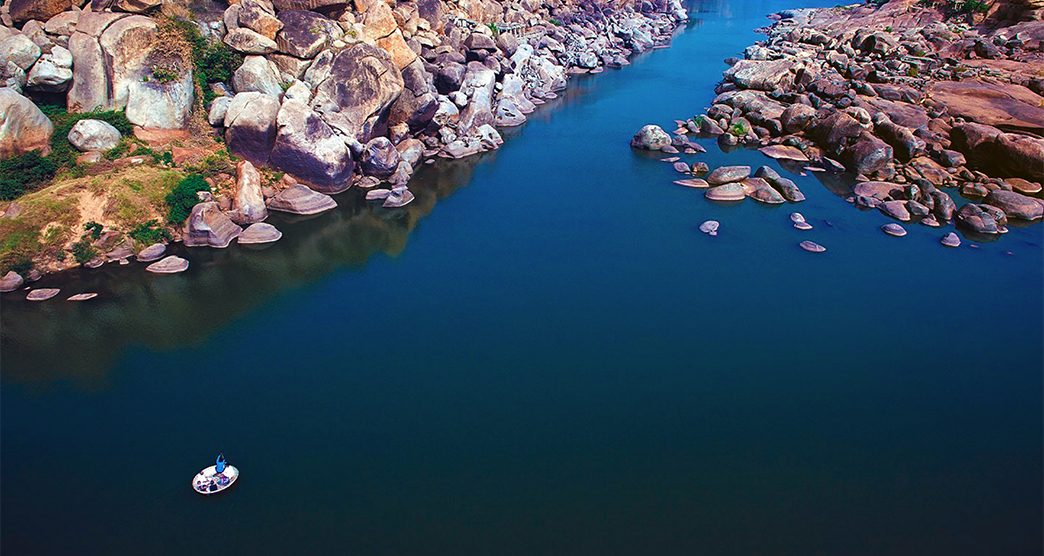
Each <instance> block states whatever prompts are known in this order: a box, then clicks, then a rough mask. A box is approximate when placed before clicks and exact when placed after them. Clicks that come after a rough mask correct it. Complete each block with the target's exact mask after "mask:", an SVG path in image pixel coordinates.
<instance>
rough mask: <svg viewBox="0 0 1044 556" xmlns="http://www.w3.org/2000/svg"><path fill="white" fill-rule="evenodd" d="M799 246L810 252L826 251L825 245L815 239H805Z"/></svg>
mask: <svg viewBox="0 0 1044 556" xmlns="http://www.w3.org/2000/svg"><path fill="white" fill-rule="evenodd" d="M798 246H799V247H801V248H802V249H804V250H805V251H808V252H809V253H822V252H824V251H826V247H823V246H822V245H820V244H818V243H816V242H814V241H808V240H805V241H802V242H801V243H799V244H798Z"/></svg>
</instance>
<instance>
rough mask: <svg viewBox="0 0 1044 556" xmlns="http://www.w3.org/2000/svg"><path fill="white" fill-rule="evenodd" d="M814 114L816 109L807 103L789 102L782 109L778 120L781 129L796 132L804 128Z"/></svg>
mask: <svg viewBox="0 0 1044 556" xmlns="http://www.w3.org/2000/svg"><path fill="white" fill-rule="evenodd" d="M815 115H816V109H815V108H812V107H811V106H808V105H807V104H791V105H790V106H788V107H786V108H785V109H784V110H783V113H782V114H781V115H780V117H779V122H780V123H781V124H782V125H783V131H785V132H787V133H797V132H799V131H802V130H804V129H805V128H806V127H808V125H809V124H810V123H812V118H814V117H815Z"/></svg>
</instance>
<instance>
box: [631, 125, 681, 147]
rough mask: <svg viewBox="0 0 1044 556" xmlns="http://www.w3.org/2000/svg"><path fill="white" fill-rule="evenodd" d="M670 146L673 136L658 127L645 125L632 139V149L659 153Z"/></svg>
mask: <svg viewBox="0 0 1044 556" xmlns="http://www.w3.org/2000/svg"><path fill="white" fill-rule="evenodd" d="M670 145H671V136H670V135H668V134H667V132H666V131H664V130H663V128H662V127H660V126H658V125H653V124H648V125H644V126H642V128H641V129H639V130H638V132H637V133H635V134H634V136H633V137H631V147H633V148H635V149H645V150H648V151H658V150H660V149H662V148H664V147H669V146H670Z"/></svg>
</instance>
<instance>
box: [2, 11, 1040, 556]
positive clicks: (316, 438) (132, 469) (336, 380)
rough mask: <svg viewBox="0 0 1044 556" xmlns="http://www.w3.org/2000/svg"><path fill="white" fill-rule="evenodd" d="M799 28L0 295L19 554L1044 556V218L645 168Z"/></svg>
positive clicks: (658, 165) (650, 72)
mask: <svg viewBox="0 0 1044 556" xmlns="http://www.w3.org/2000/svg"><path fill="white" fill-rule="evenodd" d="M829 4H831V3H830V2H820V5H829ZM786 7H795V6H794V5H793V3H792V0H791V1H789V2H788V1H784V0H765V1H734V2H726V3H719V4H701V5H698V6H697V7H694V8H693V16H694V18H695V19H696V21H695V22H694V23H693V24H692V25H691V26H690V27H689V28H688V29H687V30H685V31H684V32H683V33H681V34H680V35H679V36H678V37H677V38H676V40H675V42H674V44H673V46H672V47H671V48H670V49H667V50H657V51H654V52H651V53H648V54H646V55H643V56H641V57H639V58H637V59H636V60H635V61H634V64H633V65H632V66H631V67H629V68H626V69H624V70H622V71H610V72H605V73H603V74H601V75H597V76H590V77H586V78H582V79H576V80H574V82H573V83H571V87H570V90H569V92H568V94H566V95H565V98H563V99H561V100H560V101H557V102H556V103H554V104H553V105H552V106H548V107H545V108H543V109H542V110H540V111H539V112H538V113H536V114H535V115H534V117H533V118H532V119H531V121H530V123H529V124H527V125H526V126H525V127H523V128H522V129H520V130H517V131H515V132H512V133H510V134H509V135H511V137H510V138H509V141H508V142H507V144H506V145H505V146H504V147H503V148H502V149H501V150H500V151H499V152H497V153H495V154H492V155H489V156H486V157H484V158H483V159H481V160H479V161H477V162H467V163H459V162H458V163H440V164H439V165H437V166H436V167H434V168H429V169H427V170H425V172H424V173H423V174H422V175H421V176H420V177H419V178H418V183H417V184H416V185H415V186H414V188H415V189H416V190H417V193H418V201H417V202H416V203H415V204H414V205H411V206H410V207H408V208H409V210H407V211H398V212H387V211H383V210H381V209H374V208H370V207H367V206H365V204H364V203H360V202H358V201H357V200H355V199H354V197H353V196H352V195H347V196H342V197H341V198H339V199H338V200H339V201H340V202H341V204H342V208H341V209H339V210H338V211H337V212H335V213H331V214H327V215H323V216H320V217H318V218H314V219H310V220H307V221H291V220H289V219H280V218H278V217H276V218H274V219H273V222H274V223H276V224H277V225H278V226H280V228H281V229H283V231H284V232H285V234H286V237H285V238H284V239H283V240H282V241H281V242H280V243H278V244H276V245H274V246H272V247H271V248H269V249H266V250H260V251H255V250H247V249H243V248H233V249H230V250H226V251H221V252H215V251H206V250H203V251H200V250H190V251H188V255H187V256H188V257H189V258H190V259H191V260H192V268H191V269H190V270H189V272H187V273H185V274H183V275H178V276H162V277H156V276H147V275H146V273H144V272H143V271H142V270H141V268H140V267H137V266H134V267H113V268H106V269H100V270H98V271H84V272H82V273H80V274H70V275H65V276H59V277H52V278H48V279H47V281H50V282H52V283H54V284H57V285H60V286H62V287H63V288H64V289H63V296H64V295H65V294H72V293H75V291H82V290H90V291H99V292H100V293H101V294H102V295H101V296H99V298H98V299H96V300H94V301H91V302H88V303H83V304H72V303H65V302H62V301H58V300H54V301H51V302H48V303H44V304H28V303H26V302H24V301H21V300H20V299H19V298H18V297H17V296H16V295H8V296H6V297H4V298H3V299H2V304H3V312H2V317H3V323H2V324H3V328H2V330H3V344H2V348H3V349H2V354H0V355H2V360H0V363H2V364H3V373H2V384H3V388H2V392H0V395H2V407H0V410H2V423H0V426H2V434H3V437H2V443H3V444H2V454H0V455H2V466H3V468H2V479H3V480H2V492H0V501H2V519H0V523H2V531H0V532H2V541H0V542H2V549H3V553H4V554H5V555H6V554H70V553H75V554H120V553H130V552H135V553H148V554H241V553H259V554H275V553H282V554H286V553H295V554H309V553H359V554H482V555H487V554H526V555H531V554H686V555H690V554H802V555H806V554H852V555H858V554H868V555H870V554H873V555H879V554H890V555H894V554H918V555H924V554H948V555H963V554H968V555H972V554H1007V555H1015V554H1040V553H1041V550H1042V547H1041V542H1042V541H1041V539H1042V532H1044V531H1042V525H1041V523H1042V518H1044V513H1042V510H1041V506H1042V494H1041V492H1042V479H1041V477H1042V469H1044V467H1042V460H1044V456H1042V443H1041V439H1042V436H1044V430H1042V423H1041V416H1042V388H1044V384H1042V368H1044V355H1042V351H1044V348H1042V346H1044V322H1042V321H1044V317H1042V314H1044V312H1042V308H1044V293H1042V292H1044V256H1042V255H1044V248H1042V244H1044V237H1042V230H1044V227H1042V226H1039V225H1038V226H1031V227H1014V228H1013V229H1012V230H1011V232H1010V233H1009V234H1007V235H1006V236H1005V237H1003V238H1001V239H1000V240H999V241H995V242H987V243H979V242H978V241H974V240H971V239H969V238H964V239H965V244H964V245H963V246H962V247H961V248H959V249H947V248H944V247H942V246H940V245H939V244H938V239H939V237H941V236H942V235H943V234H944V233H945V232H946V231H949V230H948V229H942V230H937V229H929V228H925V227H921V226H917V225H913V226H908V229H909V232H910V233H909V235H908V236H906V237H905V238H901V239H898V238H892V237H889V236H886V235H884V234H883V233H881V232H880V230H879V229H878V227H879V226H880V225H881V224H883V223H885V222H886V220H885V218H884V217H883V216H882V215H880V214H879V213H877V212H863V211H859V210H857V209H855V208H853V207H852V206H851V205H849V204H847V203H846V202H845V201H844V194H845V191H846V188H847V187H848V186H849V185H850V184H848V183H846V182H844V180H843V179H836V180H833V181H830V182H829V183H820V182H819V181H817V178H819V177H821V176H816V175H809V176H798V175H796V174H793V173H788V174H787V175H788V176H789V177H792V178H793V179H795V181H797V183H798V184H799V185H800V186H801V188H802V190H803V191H804V192H805V194H806V196H807V197H808V200H807V201H806V202H804V203H802V204H800V205H799V206H797V207H766V206H762V205H759V204H756V203H754V202H752V201H749V200H748V201H747V202H745V203H742V204H739V205H734V206H722V205H715V204H711V203H709V202H707V201H705V200H704V199H703V196H702V192H701V191H698V190H692V189H688V188H683V187H677V186H675V185H672V184H671V181H672V180H673V179H676V177H677V174H675V173H674V172H673V170H672V169H671V167H670V165H669V164H665V163H662V162H659V161H658V160H657V159H656V157H653V156H643V155H641V154H638V153H634V152H632V151H631V150H630V148H629V147H628V145H627V142H628V139H629V137H630V135H631V134H632V133H633V132H634V131H635V130H636V129H638V128H639V127H640V126H641V125H643V124H645V123H651V122H656V123H660V124H661V125H664V127H667V128H670V125H669V124H670V123H671V121H672V120H673V119H674V118H678V117H686V116H689V115H692V114H694V113H697V112H700V111H702V109H703V108H704V107H705V106H706V105H707V104H708V103H709V101H710V99H711V98H713V92H712V89H713V86H714V84H715V82H717V80H718V79H719V78H720V73H721V71H722V70H723V69H724V67H725V66H724V64H723V63H722V59H723V58H725V57H728V56H731V55H736V54H737V53H738V52H740V51H741V50H742V48H743V47H744V46H746V45H747V44H750V43H751V42H752V41H753V40H756V38H757V36H756V35H755V34H754V33H753V31H752V30H753V29H754V28H755V27H758V26H761V25H764V24H765V23H766V22H767V20H765V19H764V17H763V16H764V14H767V13H770V12H773V11H776V10H779V9H782V8H786ZM706 146H707V147H708V151H709V152H708V153H707V154H705V155H699V156H695V157H687V159H688V160H690V161H694V160H703V161H706V162H707V163H708V164H710V166H711V167H714V166H716V165H721V164H726V163H729V164H739V163H749V164H754V165H758V164H765V163H769V164H771V165H773V166H775V164H773V163H771V162H769V161H768V159H766V158H764V157H762V156H761V155H760V154H758V153H757V152H752V151H743V150H740V151H735V152H732V153H729V154H725V153H722V152H720V151H719V150H718V149H717V147H716V146H714V145H713V143H712V142H708V143H706ZM824 179H825V178H824ZM794 208H797V209H799V210H801V211H802V212H803V213H804V214H805V215H806V217H808V219H809V221H810V222H811V223H812V224H813V225H814V226H815V229H814V230H813V231H810V232H799V231H797V230H794V229H793V228H791V227H790V223H789V218H788V214H789V212H790V210H793V209H794ZM709 218H714V219H717V220H719V221H721V223H722V228H721V231H720V234H719V236H718V237H715V238H710V237H707V236H704V235H702V234H700V233H699V232H698V231H697V229H696V228H697V227H698V226H699V224H700V223H701V222H702V221H704V220H706V219H709ZM802 239H813V240H815V241H817V242H819V243H822V244H823V245H825V246H827V247H828V249H829V250H828V251H827V252H826V253H824V254H821V255H812V254H808V253H805V252H803V251H801V250H799V249H798V248H797V242H798V241H800V240H802ZM972 244H975V245H976V246H977V247H976V248H973V247H971V245H972ZM218 450H223V451H224V453H225V454H226V455H227V456H228V457H229V459H230V460H231V462H232V463H233V464H234V465H237V466H238V467H239V468H240V470H241V472H242V475H241V478H240V480H239V482H238V483H237V484H236V485H235V486H234V487H233V488H232V490H231V491H229V492H227V493H224V494H222V495H220V496H218V497H216V498H215V497H211V498H204V497H202V496H199V495H197V494H195V493H193V492H192V490H191V488H190V487H189V480H190V479H191V477H192V475H193V474H194V473H196V471H198V470H199V469H200V468H202V467H204V466H206V465H209V464H210V463H212V460H213V457H214V456H215V455H216V453H217V451H218Z"/></svg>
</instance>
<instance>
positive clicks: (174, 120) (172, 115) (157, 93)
mask: <svg viewBox="0 0 1044 556" xmlns="http://www.w3.org/2000/svg"><path fill="white" fill-rule="evenodd" d="M194 100H195V85H194V84H193V81H192V70H191V69H188V68H183V69H181V71H180V74H179V75H178V77H177V78H176V79H174V80H173V81H168V82H161V81H156V80H149V81H138V82H132V83H129V84H128V86H127V104H126V109H125V112H126V114H127V120H129V121H130V123H132V124H134V125H137V126H141V127H143V128H147V129H185V128H187V127H188V124H189V119H190V118H191V117H192V106H193V102H194Z"/></svg>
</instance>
